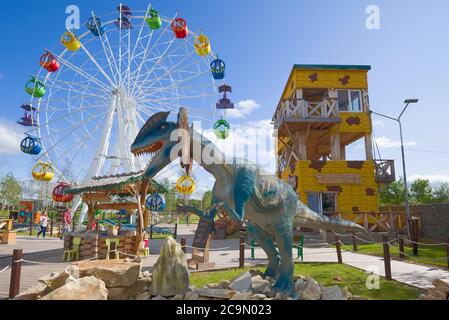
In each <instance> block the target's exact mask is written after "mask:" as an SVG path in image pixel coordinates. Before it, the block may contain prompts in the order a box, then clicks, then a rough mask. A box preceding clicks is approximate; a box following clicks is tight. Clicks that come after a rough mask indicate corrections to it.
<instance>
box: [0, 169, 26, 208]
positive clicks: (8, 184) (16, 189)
mask: <svg viewBox="0 0 449 320" xmlns="http://www.w3.org/2000/svg"><path fill="white" fill-rule="evenodd" d="M0 196H1V199H2V202H3V203H4V204H7V205H17V204H18V202H19V201H20V199H21V197H22V187H21V186H20V184H19V182H18V181H17V180H16V178H14V176H13V175H12V174H8V175H7V176H6V177H5V178H4V179H3V180H2V181H1V182H0Z"/></svg>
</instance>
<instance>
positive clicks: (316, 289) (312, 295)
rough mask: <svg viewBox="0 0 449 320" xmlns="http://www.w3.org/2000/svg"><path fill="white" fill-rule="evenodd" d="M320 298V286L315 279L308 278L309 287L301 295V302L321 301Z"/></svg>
mask: <svg viewBox="0 0 449 320" xmlns="http://www.w3.org/2000/svg"><path fill="white" fill-rule="evenodd" d="M320 298H321V288H320V286H319V285H318V283H317V282H316V281H315V280H314V279H312V278H307V287H306V288H305V289H304V290H303V291H302V293H301V300H320Z"/></svg>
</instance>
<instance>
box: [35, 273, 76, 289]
mask: <svg viewBox="0 0 449 320" xmlns="http://www.w3.org/2000/svg"><path fill="white" fill-rule="evenodd" d="M75 280H76V279H75V278H74V277H73V276H72V275H71V274H70V273H69V272H68V271H64V272H61V273H56V272H53V273H52V274H50V275H49V276H46V277H42V278H40V279H39V282H40V283H42V284H44V285H46V286H47V287H48V288H50V290H52V291H53V290H56V289H59V288H60V287H62V286H64V285H66V284H67V283H69V282H72V281H75Z"/></svg>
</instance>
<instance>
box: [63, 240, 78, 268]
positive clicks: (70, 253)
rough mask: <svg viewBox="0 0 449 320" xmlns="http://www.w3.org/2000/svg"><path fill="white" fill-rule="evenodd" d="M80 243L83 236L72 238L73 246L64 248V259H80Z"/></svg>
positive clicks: (68, 260)
mask: <svg viewBox="0 0 449 320" xmlns="http://www.w3.org/2000/svg"><path fill="white" fill-rule="evenodd" d="M80 244H81V238H73V240H72V248H71V249H67V250H64V254H63V256H62V260H63V261H67V262H70V261H78V260H79V254H80Z"/></svg>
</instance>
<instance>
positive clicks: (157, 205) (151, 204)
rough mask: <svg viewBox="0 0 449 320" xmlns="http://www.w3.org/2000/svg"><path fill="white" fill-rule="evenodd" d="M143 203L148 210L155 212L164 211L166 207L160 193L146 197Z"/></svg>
mask: <svg viewBox="0 0 449 320" xmlns="http://www.w3.org/2000/svg"><path fill="white" fill-rule="evenodd" d="M145 203H146V207H147V209H148V210H150V211H155V212H161V211H164V210H165V208H166V207H167V203H166V201H165V197H164V195H163V194H160V193H155V194H150V195H148V196H147V199H146V202H145Z"/></svg>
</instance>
